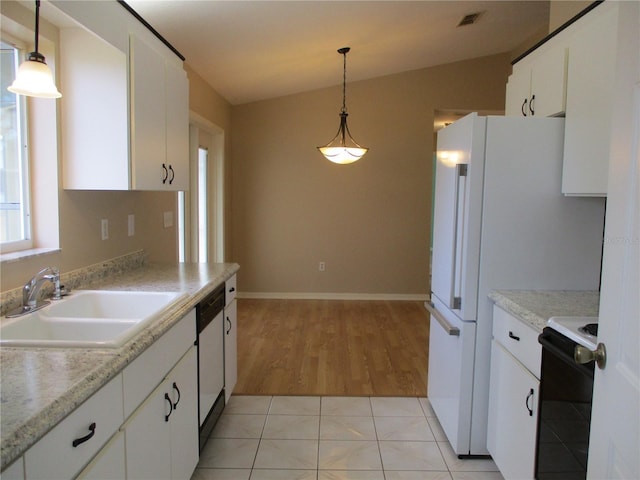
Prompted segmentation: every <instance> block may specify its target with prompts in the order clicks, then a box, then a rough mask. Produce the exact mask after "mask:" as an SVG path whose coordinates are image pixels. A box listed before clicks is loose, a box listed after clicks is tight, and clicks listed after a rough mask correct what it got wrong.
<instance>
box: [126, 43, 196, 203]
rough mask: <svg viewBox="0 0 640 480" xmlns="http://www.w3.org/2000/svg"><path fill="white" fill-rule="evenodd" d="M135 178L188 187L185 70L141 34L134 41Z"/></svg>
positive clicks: (148, 185) (136, 182)
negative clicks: (173, 64) (168, 58)
mask: <svg viewBox="0 0 640 480" xmlns="http://www.w3.org/2000/svg"><path fill="white" fill-rule="evenodd" d="M130 48H131V50H130V66H131V73H130V81H131V87H130V92H131V125H132V135H131V158H132V177H133V178H132V183H133V186H134V189H136V190H187V189H188V185H189V103H188V102H189V98H188V97H189V93H188V92H189V87H188V81H187V76H186V73H185V72H184V70H182V69H178V68H177V67H174V66H172V65H171V64H169V63H168V62H166V60H165V59H164V57H163V56H161V55H160V54H158V53H157V52H156V51H155V50H154V49H153V48H152V47H151V46H149V45H148V44H147V43H145V42H144V41H143V40H141V39H140V38H138V37H137V36H135V35H132V36H131V45H130Z"/></svg>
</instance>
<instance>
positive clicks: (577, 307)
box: [489, 290, 600, 332]
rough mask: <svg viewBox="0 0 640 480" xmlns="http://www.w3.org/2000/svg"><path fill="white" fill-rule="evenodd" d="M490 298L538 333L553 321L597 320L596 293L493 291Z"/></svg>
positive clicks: (597, 301) (598, 294) (597, 298)
mask: <svg viewBox="0 0 640 480" xmlns="http://www.w3.org/2000/svg"><path fill="white" fill-rule="evenodd" d="M489 298H490V299H491V300H493V301H494V302H495V304H496V305H498V306H499V307H501V308H502V309H503V310H506V311H507V312H508V313H510V314H512V315H513V316H515V317H517V318H519V319H520V320H522V321H523V322H525V323H527V324H529V325H531V326H532V327H533V328H534V329H536V330H537V331H538V332H542V329H543V328H544V327H545V326H546V324H547V320H549V318H551V317H559V316H562V317H582V316H584V317H597V316H598V310H599V303H600V293H599V292H597V291H568V290H559V291H550V290H533V291H532V290H494V291H493V292H491V293H490V294H489Z"/></svg>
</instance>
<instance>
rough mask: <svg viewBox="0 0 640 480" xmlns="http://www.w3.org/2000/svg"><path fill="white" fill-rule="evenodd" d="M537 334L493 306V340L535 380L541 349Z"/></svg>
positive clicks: (538, 375)
mask: <svg viewBox="0 0 640 480" xmlns="http://www.w3.org/2000/svg"><path fill="white" fill-rule="evenodd" d="M538 335H539V334H538V332H536V331H535V330H534V329H533V328H531V327H530V326H528V325H527V324H525V323H524V322H522V321H521V320H518V319H517V318H516V317H514V316H513V315H510V314H509V313H507V312H505V311H504V310H502V309H501V308H500V307H497V306H495V305H494V307H493V338H494V339H495V340H496V341H498V342H499V343H500V344H501V345H502V346H503V347H504V348H506V349H507V351H508V352H509V353H511V354H512V355H513V356H514V357H516V358H517V359H518V361H520V362H521V363H522V364H523V365H524V366H525V367H526V368H527V369H528V370H529V371H530V372H531V373H533V374H534V375H535V377H536V378H540V360H541V358H542V347H541V346H540V344H539V343H538Z"/></svg>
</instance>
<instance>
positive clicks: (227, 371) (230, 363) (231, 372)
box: [224, 299, 238, 402]
mask: <svg viewBox="0 0 640 480" xmlns="http://www.w3.org/2000/svg"><path fill="white" fill-rule="evenodd" d="M237 317H238V301H237V300H235V299H234V300H233V301H232V302H231V303H230V304H229V305H227V306H226V307H224V399H225V402H228V401H229V398H231V393H232V392H233V387H235V385H236V381H237V380H238V319H237Z"/></svg>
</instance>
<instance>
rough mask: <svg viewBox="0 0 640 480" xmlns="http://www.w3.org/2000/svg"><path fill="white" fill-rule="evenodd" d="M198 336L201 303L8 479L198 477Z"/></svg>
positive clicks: (7, 472) (41, 444)
mask: <svg viewBox="0 0 640 480" xmlns="http://www.w3.org/2000/svg"><path fill="white" fill-rule="evenodd" d="M234 322H235V321H234ZM234 332H235V324H234ZM195 338H196V319H195V309H194V310H192V311H190V312H189V313H188V314H186V315H185V316H184V317H183V318H182V319H181V320H180V321H179V322H177V323H176V325H174V326H173V327H172V328H171V329H170V330H169V331H168V332H167V333H165V334H164V335H162V337H160V338H159V339H158V340H157V341H156V342H155V343H154V344H153V345H151V346H150V347H149V348H148V349H147V350H145V351H144V352H143V353H142V354H141V355H140V356H139V357H138V358H136V359H135V360H134V361H133V362H131V363H130V364H129V365H127V367H126V368H125V369H124V371H123V372H121V373H120V374H118V375H117V376H116V377H114V378H113V379H112V380H111V381H109V383H107V384H106V385H105V386H103V387H102V388H101V389H100V390H98V391H97V392H96V393H95V394H94V395H93V396H91V397H90V398H89V399H88V400H87V401H86V402H84V403H83V404H82V405H80V406H79V407H78V408H77V409H76V410H74V411H73V412H72V413H71V414H69V416H67V417H66V418H65V419H64V420H62V422H60V423H59V424H58V425H57V426H56V427H54V429H53V430H51V431H50V432H49V433H48V434H47V435H45V436H44V437H43V438H42V439H41V440H40V441H38V442H37V443H36V444H35V445H34V446H32V447H31V448H30V449H29V450H27V452H26V453H25V454H24V460H23V458H20V459H18V460H17V461H16V462H14V464H12V465H11V466H10V467H9V468H7V469H6V470H5V471H4V472H2V479H3V480H4V479H5V478H6V479H7V480H10V479H13V478H16V479H21V480H22V479H25V478H26V479H28V480H30V479H47V480H51V479H71V478H79V479H83V480H104V479H125V478H126V479H142V478H147V479H154V480H159V479H189V478H191V475H192V474H193V471H194V470H195V468H196V465H197V464H198V455H199V444H198V427H199V425H198V371H197V356H196V347H195V345H194V342H195Z"/></svg>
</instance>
